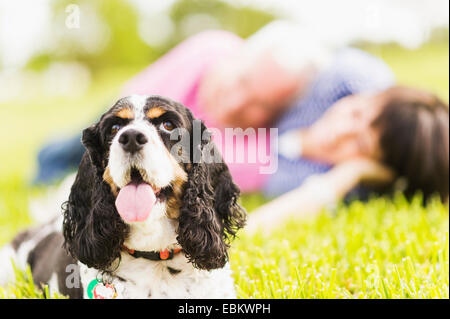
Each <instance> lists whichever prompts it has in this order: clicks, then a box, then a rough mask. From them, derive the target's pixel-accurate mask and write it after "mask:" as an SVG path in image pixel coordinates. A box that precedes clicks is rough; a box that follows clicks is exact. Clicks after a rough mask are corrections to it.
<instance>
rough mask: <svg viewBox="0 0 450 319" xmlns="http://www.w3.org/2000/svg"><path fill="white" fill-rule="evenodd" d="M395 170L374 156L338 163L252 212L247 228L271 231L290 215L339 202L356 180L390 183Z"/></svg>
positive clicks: (303, 215)
mask: <svg viewBox="0 0 450 319" xmlns="http://www.w3.org/2000/svg"><path fill="white" fill-rule="evenodd" d="M393 176H394V174H393V172H392V171H391V170H390V169H389V168H387V167H385V166H383V165H381V164H379V163H377V162H374V161H372V160H367V159H356V160H352V161H349V162H346V163H343V164H340V165H337V166H335V167H334V168H333V169H331V170H330V171H329V172H327V173H325V174H322V175H315V176H311V177H310V178H308V179H307V180H306V181H305V183H304V184H303V185H302V186H300V187H298V188H296V189H294V190H292V191H290V192H288V193H286V194H284V195H282V196H280V197H278V198H276V199H274V200H273V201H271V202H269V203H267V204H265V205H263V206H261V207H260V208H258V209H257V210H255V211H254V212H252V213H251V214H250V216H249V219H248V223H247V227H246V229H247V232H249V233H254V232H255V231H257V230H258V229H261V230H263V231H265V232H266V231H270V230H272V229H274V228H276V227H277V226H279V225H280V224H282V223H283V222H285V221H286V220H287V219H289V218H291V217H296V218H301V217H306V216H311V215H315V214H317V213H318V212H320V210H321V209H323V208H324V207H326V206H329V205H333V204H336V203H337V202H338V201H339V200H340V199H342V198H343V197H344V196H345V195H346V194H347V193H348V192H349V191H350V190H351V189H353V188H354V187H355V186H356V185H357V184H359V183H360V182H364V181H370V182H377V183H388V182H390V181H392V179H393Z"/></svg>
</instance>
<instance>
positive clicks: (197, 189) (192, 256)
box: [177, 123, 246, 270]
mask: <svg viewBox="0 0 450 319" xmlns="http://www.w3.org/2000/svg"><path fill="white" fill-rule="evenodd" d="M201 127H202V135H203V132H204V130H206V127H205V126H204V124H203V123H202V126H201ZM209 143H213V142H212V141H202V142H201V145H199V146H198V148H199V149H200V150H201V151H202V152H203V151H204V150H206V149H209V150H212V151H213V152H216V153H215V154H218V153H217V152H218V150H217V148H216V147H215V145H213V144H212V147H211V144H209ZM206 146H208V147H206ZM194 149H195V145H194ZM192 157H195V156H193V155H192V156H191V158H192ZM220 159H221V162H220V163H217V162H214V163H210V164H208V163H206V162H205V158H204V156H202V158H201V159H200V162H197V163H196V162H195V161H194V162H193V163H191V165H190V166H191V167H190V170H189V172H188V180H187V182H186V185H185V192H184V195H183V199H182V207H181V209H180V217H179V219H178V221H179V226H178V237H177V241H178V243H179V244H180V245H181V247H183V250H184V252H185V254H186V257H187V258H188V259H189V261H190V262H192V263H193V265H194V266H195V267H197V268H199V269H207V270H211V269H217V268H222V267H223V266H224V265H225V264H226V262H227V261H228V253H227V250H228V248H229V242H230V240H231V239H232V238H234V237H235V235H236V232H237V231H238V230H239V229H240V228H242V227H243V226H244V225H245V219H246V213H245V210H244V209H243V208H242V207H241V206H240V205H239V204H238V203H237V202H236V201H237V199H238V197H239V188H238V187H237V186H236V185H235V184H234V183H233V180H232V178H231V174H230V172H229V170H228V167H227V166H226V164H224V163H223V160H222V158H221V157H220Z"/></svg>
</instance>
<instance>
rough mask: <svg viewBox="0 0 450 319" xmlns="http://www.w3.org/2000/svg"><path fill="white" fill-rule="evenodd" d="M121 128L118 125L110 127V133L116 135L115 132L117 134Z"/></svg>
mask: <svg viewBox="0 0 450 319" xmlns="http://www.w3.org/2000/svg"><path fill="white" fill-rule="evenodd" d="M121 128H122V126H120V125H119V124H115V125H113V126H112V127H111V133H112V134H116V133H117V132H119V130H120V129H121Z"/></svg>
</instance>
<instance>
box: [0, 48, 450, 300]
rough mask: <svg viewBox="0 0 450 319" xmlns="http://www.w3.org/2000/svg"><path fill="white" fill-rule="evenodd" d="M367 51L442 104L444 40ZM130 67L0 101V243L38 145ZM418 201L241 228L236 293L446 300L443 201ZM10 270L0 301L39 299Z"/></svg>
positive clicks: (17, 223)
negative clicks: (57, 90) (71, 88)
mask: <svg viewBox="0 0 450 319" xmlns="http://www.w3.org/2000/svg"><path fill="white" fill-rule="evenodd" d="M367 49H368V50H369V51H371V52H372V53H374V54H376V55H378V56H380V57H382V58H383V59H385V60H386V62H387V63H388V64H389V65H390V66H391V67H392V68H393V70H394V72H395V73H396V75H397V78H398V80H399V82H400V83H403V84H408V85H414V86H419V87H424V88H427V89H431V90H433V91H435V92H436V93H437V94H438V95H439V96H441V97H442V98H444V99H445V100H446V101H448V98H449V93H448V92H449V91H448V87H449V68H448V66H449V64H448V43H444V44H430V45H426V46H424V47H422V48H421V49H419V50H415V51H409V50H405V49H402V48H398V47H395V46H372V47H368V48H367ZM135 71H136V70H127V69H112V70H110V71H109V72H106V73H102V74H97V75H96V76H95V78H94V80H93V83H94V84H93V85H92V87H91V88H90V90H89V92H87V94H86V95H85V96H82V97H79V98H70V99H68V98H51V97H44V96H43V97H36V98H33V99H30V100H21V101H12V102H8V103H1V104H0V110H1V111H2V115H3V118H4V120H3V121H2V125H1V126H0V141H5V142H1V143H0V154H1V155H2V161H1V164H0V245H2V244H4V243H6V242H8V241H9V240H11V239H12V237H13V236H14V234H16V233H17V231H19V230H20V229H23V228H24V227H27V226H29V225H30V224H32V220H31V218H30V216H29V215H28V200H29V199H30V198H31V197H33V196H36V195H38V194H40V193H41V192H42V189H36V188H32V187H29V186H28V181H29V180H30V178H31V176H32V173H33V171H34V170H35V160H34V159H35V155H36V151H37V149H38V148H39V146H40V145H41V143H42V142H43V141H45V140H47V139H48V138H49V137H52V136H53V137H54V136H58V137H61V135H60V132H65V134H67V135H69V134H70V133H73V132H75V131H79V130H80V129H81V128H82V127H84V126H85V125H86V123H89V122H91V121H92V119H93V118H95V117H96V116H97V115H98V114H99V113H100V112H101V111H102V110H104V108H105V106H106V105H108V104H110V102H111V101H112V100H114V98H115V97H116V96H117V94H118V92H119V88H120V86H121V85H122V83H123V82H124V81H125V80H126V79H127V78H129V77H130V76H131V75H132V74H133V73H135ZM61 118H64V119H70V120H65V121H61ZM24 128H26V129H24ZM242 200H243V204H244V206H245V207H246V208H247V209H248V210H249V211H251V210H253V209H254V208H255V207H257V206H259V205H261V204H262V203H263V202H264V201H265V199H264V198H263V197H262V196H261V195H259V194H253V195H246V196H244V197H243V199H242ZM420 202H421V199H420V196H418V197H416V198H415V199H414V200H413V201H412V202H407V201H406V200H405V199H404V198H403V197H402V196H401V195H400V194H399V195H397V196H396V197H395V198H394V199H393V200H390V199H386V198H374V199H372V200H371V201H369V202H368V203H361V202H353V203H352V204H350V205H348V206H344V205H341V206H339V208H338V209H337V210H336V211H333V212H331V211H324V212H323V213H322V214H320V215H318V216H317V217H314V218H310V219H307V220H302V221H298V220H297V221H294V220H291V221H289V222H287V223H286V224H285V225H283V226H282V227H280V228H279V229H277V230H276V231H275V232H274V233H272V234H261V233H260V234H256V235H254V236H252V237H249V236H247V235H245V234H244V233H242V234H240V238H238V239H237V240H236V241H235V242H234V244H233V247H232V250H231V254H230V258H231V265H232V268H233V271H234V276H235V280H236V289H237V292H238V295H239V297H240V298H449V235H448V234H449V207H448V204H445V205H444V204H441V203H439V202H437V201H433V202H431V203H429V204H428V205H427V206H422V205H421V204H420ZM16 275H17V280H16V281H15V282H14V283H13V284H12V285H9V286H8V287H3V288H0V298H17V297H19V298H43V297H44V294H43V293H42V292H41V291H39V290H37V289H35V287H34V286H33V285H32V281H31V275H30V273H29V272H27V271H25V272H24V271H19V270H18V271H17V272H16ZM46 296H48V293H47V294H46ZM51 297H59V296H57V295H52V296H51Z"/></svg>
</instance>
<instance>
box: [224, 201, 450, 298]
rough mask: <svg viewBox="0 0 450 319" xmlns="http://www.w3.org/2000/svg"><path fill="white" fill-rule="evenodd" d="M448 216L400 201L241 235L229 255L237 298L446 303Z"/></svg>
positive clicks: (442, 209) (433, 206) (435, 205)
mask: <svg viewBox="0 0 450 319" xmlns="http://www.w3.org/2000/svg"><path fill="white" fill-rule="evenodd" d="M448 209H449V208H448V205H443V204H441V203H440V202H439V201H433V202H431V203H430V204H429V205H427V206H426V207H424V206H422V205H421V197H420V196H417V197H416V198H415V199H414V200H413V201H412V202H411V203H409V202H407V201H406V200H405V198H404V197H403V196H401V195H398V196H397V197H396V198H395V199H394V200H392V201H391V200H388V199H384V198H378V199H373V200H371V201H370V202H369V203H361V202H353V203H352V204H350V205H349V206H340V207H339V208H338V209H337V211H336V212H333V213H331V212H324V213H322V214H321V215H320V216H318V217H317V218H313V219H309V220H303V221H294V220H292V221H291V222H289V223H287V224H286V225H284V226H283V227H281V228H279V229H278V230H277V231H275V232H274V233H273V234H261V233H260V234H257V235H255V236H253V237H248V236H245V235H243V236H241V237H242V238H240V239H239V240H238V241H236V242H235V244H234V246H233V249H232V254H231V260H232V268H233V270H234V272H235V278H236V283H237V289H238V292H239V296H240V297H241V298H448V297H449V290H448V289H449V286H448V284H449V238H448V234H449V219H448V217H449V214H448V211H449V210H448ZM334 213H336V215H335V214H334Z"/></svg>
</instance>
